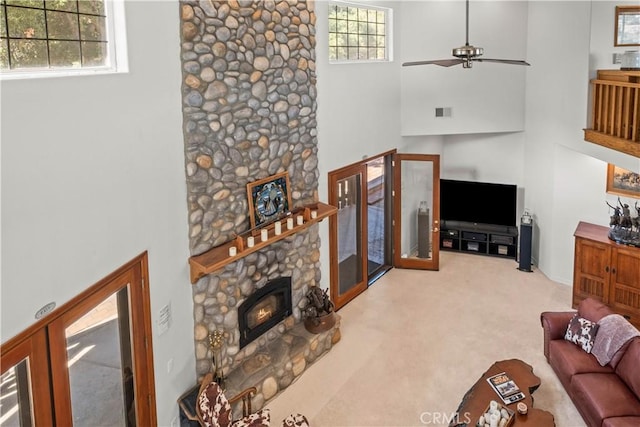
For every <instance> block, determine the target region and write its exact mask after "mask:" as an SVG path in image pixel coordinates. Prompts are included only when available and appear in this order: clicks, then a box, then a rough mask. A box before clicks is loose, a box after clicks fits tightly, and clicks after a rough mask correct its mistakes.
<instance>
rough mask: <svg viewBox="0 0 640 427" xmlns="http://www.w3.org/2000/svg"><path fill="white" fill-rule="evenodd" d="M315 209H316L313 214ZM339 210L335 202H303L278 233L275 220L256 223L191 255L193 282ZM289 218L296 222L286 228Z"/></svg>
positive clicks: (284, 221)
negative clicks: (264, 237)
mask: <svg viewBox="0 0 640 427" xmlns="http://www.w3.org/2000/svg"><path fill="white" fill-rule="evenodd" d="M312 212H315V213H313V214H312ZM337 212H338V208H336V207H335V206H331V205H327V204H325V203H321V202H317V203H314V204H312V205H307V206H303V207H302V208H300V209H297V210H296V211H294V212H292V213H291V215H290V216H288V217H285V218H283V220H282V223H281V230H282V231H281V233H280V234H278V235H276V233H275V227H274V226H275V223H270V224H268V225H265V226H264V227H257V228H256V229H253V230H250V231H247V232H245V233H243V235H241V236H238V237H236V238H235V239H233V240H230V241H228V242H226V243H223V244H222V245H220V246H216V247H215V248H211V249H209V250H208V251H206V252H204V253H202V254H200V255H194V256H192V257H190V258H189V267H190V270H191V283H196V282H197V281H198V279H200V278H201V277H202V276H205V275H207V274H209V273H212V272H214V271H216V270H219V269H221V268H222V267H224V266H225V265H227V264H230V263H232V262H235V261H237V260H239V259H240V258H243V257H245V256H247V255H249V254H252V253H254V252H255V251H257V250H259V249H262V248H264V247H265V246H268V245H270V244H272V243H275V242H277V241H280V240H282V239H284V238H286V237H289V236H291V235H292V234H295V233H298V232H299V231H302V230H304V229H306V228H308V227H310V226H311V225H313V224H316V223H318V222H320V221H322V220H323V219H325V218H327V217H329V216H331V215H335V214H336V213H337ZM298 215H301V216H302V217H303V223H302V224H298V223H297V217H298ZM287 218H293V224H294V225H293V228H292V229H291V230H288V229H287V226H286V223H287ZM262 230H266V231H267V240H266V241H264V242H263V241H261V238H260V235H261V231H262ZM248 237H252V238H253V239H254V244H253V246H252V247H249V245H248V242H247V238H248ZM232 246H233V247H235V250H236V255H233V256H231V255H230V254H229V249H230V248H231V247H232Z"/></svg>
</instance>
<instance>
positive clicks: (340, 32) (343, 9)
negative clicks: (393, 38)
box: [329, 3, 389, 62]
mask: <svg viewBox="0 0 640 427" xmlns="http://www.w3.org/2000/svg"><path fill="white" fill-rule="evenodd" d="M388 17H389V12H388V9H380V8H372V7H362V6H354V5H346V4H338V3H330V4H329V61H335V62H339V61H352V60H356V61H357V60H360V61H361V60H365V61H366V60H369V61H371V60H373V61H386V60H388V59H389V55H388V50H387V40H388V36H387V32H388V31H389V25H388Z"/></svg>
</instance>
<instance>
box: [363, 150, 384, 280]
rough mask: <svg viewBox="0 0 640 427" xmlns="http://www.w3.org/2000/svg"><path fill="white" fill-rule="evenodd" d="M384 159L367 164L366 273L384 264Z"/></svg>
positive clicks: (372, 271)
mask: <svg viewBox="0 0 640 427" xmlns="http://www.w3.org/2000/svg"><path fill="white" fill-rule="evenodd" d="M384 160H385V158H384V157H379V158H377V159H375V160H373V161H371V162H369V163H367V217H368V224H367V225H368V245H367V247H368V257H367V273H368V275H369V276H371V275H373V274H374V273H376V272H377V271H378V270H380V269H381V268H382V267H384V265H385V264H386V262H385V261H386V259H387V256H386V247H387V245H386V244H385V224H386V222H387V218H386V215H385V212H386V206H385V189H386V184H387V182H386V175H385V174H386V171H385V161H384Z"/></svg>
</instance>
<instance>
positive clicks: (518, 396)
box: [487, 372, 524, 405]
mask: <svg viewBox="0 0 640 427" xmlns="http://www.w3.org/2000/svg"><path fill="white" fill-rule="evenodd" d="M487 381H488V382H489V384H490V385H491V388H493V390H494V391H495V392H496V393H497V394H498V396H500V399H502V401H503V402H504V403H505V404H506V405H509V404H511V403H514V402H517V401H519V400H522V399H524V393H523V392H522V390H520V388H519V387H518V385H517V384H516V383H515V381H513V379H511V378H510V377H509V375H507V373H506V372H500V373H499V374H496V375H493V376H491V377H489V378H487Z"/></svg>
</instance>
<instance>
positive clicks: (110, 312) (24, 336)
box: [0, 253, 156, 427]
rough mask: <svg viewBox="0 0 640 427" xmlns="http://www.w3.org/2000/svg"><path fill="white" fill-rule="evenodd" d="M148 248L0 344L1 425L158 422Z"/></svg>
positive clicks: (115, 424)
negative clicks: (0, 365) (0, 382)
mask: <svg viewBox="0 0 640 427" xmlns="http://www.w3.org/2000/svg"><path fill="white" fill-rule="evenodd" d="M147 275H148V274H147V261H146V253H144V254H142V255H141V256H139V257H138V258H136V259H134V260H133V261H131V262H129V263H128V264H126V265H125V266H123V267H121V268H120V269H119V270H118V271H116V272H114V273H112V274H111V275H110V276H108V277H107V278H105V279H103V280H102V281H100V282H99V283H97V284H95V285H94V286H92V287H91V288H89V289H87V290H86V291H85V292H83V293H82V294H80V295H78V296H77V297H75V298H73V299H72V300H71V301H69V302H68V303H66V304H64V305H63V306H61V307H60V308H58V309H57V310H55V311H53V312H52V313H51V314H49V315H48V317H46V318H43V319H42V320H41V321H40V322H38V323H36V324H35V325H33V326H32V327H31V328H29V329H27V330H26V331H24V332H23V333H21V334H19V335H18V336H16V337H14V338H12V339H10V340H9V341H7V342H6V343H5V344H3V345H2V347H1V354H2V356H1V358H2V360H1V364H2V376H1V379H2V402H1V406H0V408H1V410H0V426H22V427H24V426H73V425H75V426H90V425H91V426H93V425H96V426H97V425H109V426H126V427H132V426H136V425H138V426H146V425H155V424H156V412H155V393H154V392H155V386H154V378H153V356H152V347H151V321H150V319H151V316H150V306H149V292H148V285H146V283H147V279H146V277H147Z"/></svg>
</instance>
